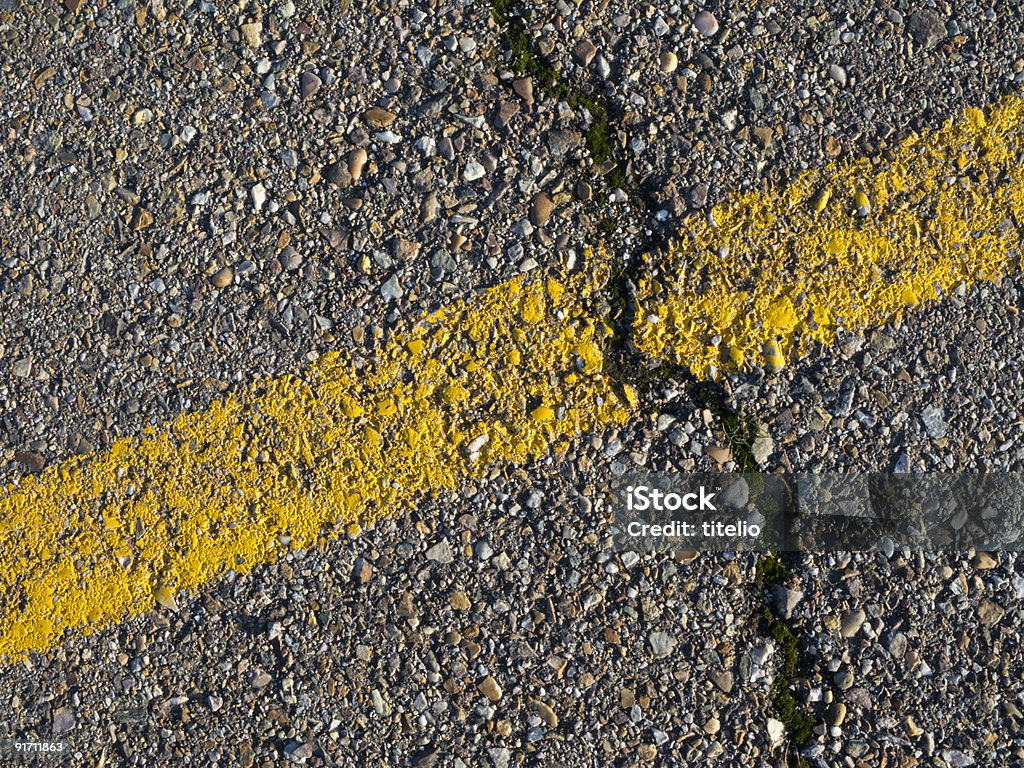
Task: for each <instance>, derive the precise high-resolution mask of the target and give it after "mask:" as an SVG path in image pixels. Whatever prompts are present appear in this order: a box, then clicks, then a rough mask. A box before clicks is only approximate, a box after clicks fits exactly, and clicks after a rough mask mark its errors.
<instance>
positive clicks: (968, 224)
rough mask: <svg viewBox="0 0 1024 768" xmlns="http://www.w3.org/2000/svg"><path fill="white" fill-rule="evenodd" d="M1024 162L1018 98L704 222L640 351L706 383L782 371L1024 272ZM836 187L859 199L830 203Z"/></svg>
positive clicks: (663, 271) (659, 289) (653, 298)
mask: <svg viewBox="0 0 1024 768" xmlns="http://www.w3.org/2000/svg"><path fill="white" fill-rule="evenodd" d="M1022 156H1024V100H1022V99H1021V97H1020V96H1016V95H1012V96H1008V97H1006V98H1004V99H1003V100H1002V101H1001V102H999V103H998V104H996V105H994V106H992V107H991V108H989V109H987V110H981V109H969V110H967V111H966V112H965V113H964V114H963V115H961V117H960V118H959V119H955V120H950V121H949V122H947V123H946V124H944V125H943V126H941V127H939V128H937V129H936V130H933V131H929V132H926V133H923V134H921V135H916V136H911V137H909V138H908V139H906V140H905V141H903V142H901V143H900V144H899V145H897V146H896V147H895V149H894V152H893V153H892V154H891V155H890V156H889V157H888V159H886V160H884V161H879V162H877V163H873V162H872V161H869V160H864V159H860V160H850V161H846V162H841V163H836V164H833V165H831V166H829V167H827V168H824V169H821V170H817V171H810V172H807V173H804V174H802V175H801V176H800V177H798V179H797V180H796V182H795V183H794V184H793V185H792V186H790V187H789V188H788V189H786V190H783V191H782V192H775V193H772V194H763V193H751V194H745V195H740V196H738V197H737V198H735V199H733V200H732V201H731V202H728V203H726V204H724V205H721V206H718V207H716V208H715V209H714V210H713V212H712V215H711V216H710V217H693V218H691V219H689V220H687V221H686V222H685V223H684V226H683V231H682V233H681V235H682V236H681V237H680V238H679V239H678V240H677V241H676V242H675V243H673V246H672V248H671V251H670V253H669V255H668V257H667V260H666V262H665V263H664V264H663V265H661V268H660V269H659V271H658V273H657V274H656V275H655V276H652V277H648V278H647V279H645V280H643V281H641V284H640V285H639V290H638V301H639V306H640V311H638V312H637V313H636V317H637V321H636V325H635V327H634V332H635V334H634V338H635V342H636V344H637V346H638V347H639V349H640V350H641V351H642V352H644V353H645V354H647V355H650V356H651V357H654V358H658V359H664V360H668V361H671V362H673V363H676V364H680V365H684V366H686V367H688V368H689V369H690V370H691V371H692V372H693V373H694V374H696V375H698V376H701V377H708V376H714V375H716V373H717V372H718V371H722V370H729V369H732V370H735V369H746V368H750V367H753V366H768V367H769V368H776V367H779V366H780V365H782V364H783V363H785V362H786V361H787V360H791V359H793V358H794V357H796V356H799V355H802V354H806V353H807V352H808V351H809V350H810V349H811V348H812V344H813V343H815V342H820V343H823V344H831V343H832V342H833V341H835V338H836V335H837V333H838V332H839V331H840V329H846V330H848V331H861V330H864V329H866V328H870V327H874V326H878V325H881V324H884V323H886V322H888V321H891V320H893V319H895V318H896V317H899V316H900V315H901V314H902V313H903V312H904V311H905V310H906V309H907V308H908V307H912V306H914V305H916V304H918V303H920V302H922V301H927V300H933V299H936V298H939V297H941V296H942V295H944V294H947V293H949V292H950V291H952V290H953V289H955V288H956V287H957V286H959V285H960V284H961V283H966V284H971V283H973V282H976V281H979V280H994V279H997V278H999V277H1000V276H1002V275H1004V274H1006V273H1007V271H1008V270H1010V269H1012V268H1017V267H1019V264H1020V254H1021V252H1022V248H1021V246H1022V243H1021V232H1020V229H1019V224H1018V222H1020V221H1024V218H1022V217H1024V166H1022V165H1021V162H1020V158H1021V157H1022ZM830 189H831V190H833V192H835V191H836V190H847V192H846V200H847V202H846V203H845V204H843V205H838V204H836V201H837V198H836V195H835V194H833V195H832V198H833V200H832V204H831V205H830V204H829V197H830V195H829V191H828V190H830ZM780 200H781V201H783V204H782V205H780ZM786 201H788V204H787V202H786ZM800 201H803V204H801V203H800ZM780 208H783V209H784V210H786V215H785V216H779V215H778V211H779V209H780ZM787 302H791V303H788V304H787Z"/></svg>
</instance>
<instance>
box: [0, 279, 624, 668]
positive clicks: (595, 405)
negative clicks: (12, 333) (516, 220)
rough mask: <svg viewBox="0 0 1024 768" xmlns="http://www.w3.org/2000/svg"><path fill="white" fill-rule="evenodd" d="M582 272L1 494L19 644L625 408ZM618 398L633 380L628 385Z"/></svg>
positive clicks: (509, 287)
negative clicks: (367, 359) (609, 373)
mask: <svg viewBox="0 0 1024 768" xmlns="http://www.w3.org/2000/svg"><path fill="white" fill-rule="evenodd" d="M592 284H593V283H589V284H585V283H584V282H583V280H582V278H577V279H575V280H572V281H570V282H568V283H567V284H564V283H561V282H556V281H553V280H550V281H539V282H533V283H526V282H525V281H523V280H515V281H512V282H511V283H507V284H505V285H502V286H499V287H498V288H495V289H493V290H491V291H489V292H487V293H486V294H485V295H484V296H482V297H481V298H480V299H479V300H477V301H475V302H473V303H472V304H469V305H457V306H453V307H451V308H449V309H446V310H444V311H442V312H440V313H438V314H436V315H434V316H432V317H430V318H427V319H426V320H425V321H423V322H421V323H420V324H419V325H418V326H417V327H416V328H415V329H413V330H412V331H411V332H410V333H408V334H405V335H403V336H401V337H398V338H395V339H394V340H393V341H391V343H390V344H389V346H388V347H387V348H386V349H385V350H384V351H383V353H382V354H381V356H380V358H379V360H378V361H376V362H375V363H373V364H372V365H369V366H366V367H364V368H363V369H362V370H359V369H358V368H357V366H356V364H355V363H354V362H353V361H352V360H349V359H346V358H344V357H342V356H340V355H331V356H326V357H323V358H321V359H320V360H319V361H318V362H317V363H315V364H314V365H313V366H312V367H311V368H310V369H309V370H308V371H306V372H305V374H304V376H303V378H302V379H299V378H295V377H291V376H285V377H280V378H275V379H269V380H264V381H259V382H257V383H256V384H255V385H254V386H252V388H251V389H249V390H247V391H246V392H244V393H243V394H241V395H240V396H238V397H234V398H230V399H228V400H225V401H223V402H219V403H215V404H214V405H213V406H211V407H210V408H209V409H208V410H206V411H203V412H200V413H190V414H185V415H183V416H181V417H179V418H178V419H176V420H175V421H174V422H172V423H171V424H170V425H168V426H167V427H166V428H163V429H161V430H158V431H151V432H150V433H149V434H147V435H145V436H143V437H141V438H140V439H133V440H121V441H119V442H117V443H116V444H114V446H113V447H112V448H110V449H109V450H108V451H106V452H104V453H101V454H98V455H96V456H94V457H91V458H86V459H75V460H72V461H70V462H68V463H66V464H63V465H61V466H58V467H55V468H51V469H48V470H46V471H45V472H43V473H42V475H41V476H39V477H38V478H26V479H24V480H23V481H22V482H21V483H20V484H19V485H18V486H17V487H12V488H9V489H7V491H6V492H5V493H4V494H3V496H2V497H0V555H2V556H0V617H2V618H0V655H8V656H12V655H16V654H19V653H21V652H24V651H29V650H33V649H41V648H43V647H45V646H46V645H48V644H49V643H50V642H52V640H53V639H54V638H55V637H56V636H58V635H59V634H60V633H61V632H62V631H63V630H64V629H65V628H69V627H70V628H76V629H83V630H85V631H89V630H90V629H92V628H96V627H100V626H103V625H104V624H106V623H109V622H110V621H111V620H115V619H118V618H121V617H123V616H125V615H129V614H132V613H137V612H139V611H143V610H148V609H150V608H152V607H153V606H154V604H155V603H154V601H155V602H159V603H163V604H165V605H170V604H171V603H172V601H173V600H174V594H175V593H176V592H178V591H179V590H188V589H192V588H194V587H197V586H199V585H201V584H204V583H206V582H208V581H210V580H211V579H212V578H214V576H216V574H217V573H218V572H220V571H222V570H224V569H226V568H232V569H234V570H236V571H245V570H248V569H249V568H251V567H252V566H253V565H255V564H257V563H261V562H267V561H269V560H271V559H273V558H275V557H276V556H278V555H279V554H280V553H281V552H282V551H285V550H287V548H288V547H299V546H309V545H311V544H313V543H315V542H317V541H319V540H321V539H322V538H324V537H329V536H331V535H337V534H339V533H342V534H343V533H344V532H345V531H346V529H347V527H348V526H351V525H353V524H358V525H366V524H368V523H370V522H372V521H374V520H376V519H378V518H380V517H381V516H383V515H387V514H394V513H395V512H396V511H397V510H398V509H400V508H402V507H403V506H406V505H408V504H410V503H411V502H412V501H414V500H415V499H417V498H420V497H422V496H424V495H426V494H428V493H430V492H437V491H447V490H453V489H455V488H457V487H458V486H459V485H461V484H462V483H463V482H464V481H465V479H466V478H467V477H470V476H474V475H480V474H482V473H483V472H484V471H485V470H486V469H488V468H489V467H490V466H493V465H494V464H495V463H507V462H523V461H527V460H530V459H533V458H536V457H538V456H540V455H542V454H545V453H547V452H549V451H551V450H553V449H554V448H557V446H558V445H559V444H560V443H565V442H567V441H568V440H569V439H570V438H572V437H575V436H576V435H578V434H580V433H581V432H585V431H588V430H591V429H593V428H595V427H597V426H601V425H605V424H608V423H614V422H618V421H622V420H623V419H624V418H625V417H626V414H627V410H626V408H625V407H624V406H623V404H622V403H621V402H620V399H619V396H617V395H616V394H615V392H614V391H613V390H612V387H611V386H610V382H609V381H608V380H607V379H606V378H605V377H604V376H602V374H601V368H602V363H603V351H604V348H605V344H606V339H607V337H608V336H609V333H610V331H609V329H608V328H606V327H605V326H604V324H603V323H600V322H599V321H596V320H595V319H593V318H592V317H590V316H588V315H587V314H586V313H585V312H584V311H583V307H584V306H585V299H586V293H587V291H588V290H589V288H588V285H592ZM618 391H619V392H629V390H628V389H622V388H619V390H618Z"/></svg>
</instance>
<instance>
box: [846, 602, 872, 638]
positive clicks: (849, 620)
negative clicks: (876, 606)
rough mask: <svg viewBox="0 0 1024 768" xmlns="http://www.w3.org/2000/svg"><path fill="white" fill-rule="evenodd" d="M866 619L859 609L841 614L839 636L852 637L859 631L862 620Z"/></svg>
mask: <svg viewBox="0 0 1024 768" xmlns="http://www.w3.org/2000/svg"><path fill="white" fill-rule="evenodd" d="M866 618H867V615H866V614H865V613H864V611H863V609H861V608H857V609H852V610H849V611H846V613H844V614H843V617H842V621H841V623H840V629H839V632H840V634H841V635H842V636H843V637H853V636H854V635H856V634H857V632H858V631H860V628H861V626H862V625H863V624H864V620H865V619H866Z"/></svg>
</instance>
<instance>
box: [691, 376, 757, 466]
mask: <svg viewBox="0 0 1024 768" xmlns="http://www.w3.org/2000/svg"><path fill="white" fill-rule="evenodd" d="M693 399H694V401H696V402H697V404H698V405H701V406H703V407H704V408H707V409H708V410H709V411H711V412H712V413H713V414H715V415H716V416H717V417H718V420H719V422H720V423H721V425H722V429H724V430H725V435H726V437H727V438H728V439H729V446H730V448H731V449H732V457H733V459H734V460H735V461H736V464H737V465H738V466H739V469H740V471H741V472H748V473H755V472H757V471H758V467H757V462H756V461H754V441H755V440H756V439H757V437H758V425H757V419H755V418H754V417H753V416H752V415H750V414H748V413H747V412H746V411H745V410H744V409H743V406H740V408H739V410H733V409H732V408H730V407H729V406H728V405H726V403H725V399H724V397H723V396H722V393H721V391H720V390H718V389H715V388H712V387H710V386H706V385H698V386H697V387H695V388H694V390H693Z"/></svg>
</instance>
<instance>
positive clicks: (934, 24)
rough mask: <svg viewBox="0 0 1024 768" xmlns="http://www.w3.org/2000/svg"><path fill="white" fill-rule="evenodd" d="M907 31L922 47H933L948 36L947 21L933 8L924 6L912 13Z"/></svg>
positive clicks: (908, 20)
mask: <svg viewBox="0 0 1024 768" xmlns="http://www.w3.org/2000/svg"><path fill="white" fill-rule="evenodd" d="M907 33H908V34H909V35H910V37H911V38H913V40H914V42H915V43H917V44H918V45H919V46H920V47H921V48H923V49H928V48H932V47H934V46H935V45H937V44H938V43H939V42H941V41H942V40H943V39H945V37H946V22H945V21H944V20H943V18H942V17H941V16H940V15H939V14H938V13H936V12H935V11H933V10H931V9H930V8H923V9H921V10H918V11H915V12H914V13H912V14H910V18H908V19H907Z"/></svg>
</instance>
